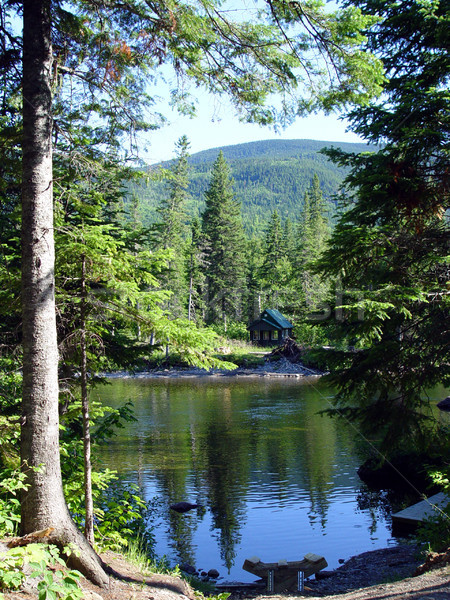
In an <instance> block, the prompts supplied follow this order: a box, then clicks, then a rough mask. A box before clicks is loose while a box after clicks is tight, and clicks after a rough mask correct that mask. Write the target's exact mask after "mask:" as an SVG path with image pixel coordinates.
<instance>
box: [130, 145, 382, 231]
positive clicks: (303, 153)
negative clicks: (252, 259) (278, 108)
mask: <svg viewBox="0 0 450 600" xmlns="http://www.w3.org/2000/svg"><path fill="white" fill-rule="evenodd" d="M325 147H338V148H342V149H343V150H346V151H347V152H356V153H359V152H364V151H368V150H373V149H374V148H373V147H370V146H367V145H365V144H350V143H339V142H320V141H315V140H266V141H260V142H248V143H246V144H236V145H233V146H223V147H217V148H211V149H210V150H204V151H202V152H197V153H196V154H193V155H191V156H190V158H189V163H190V165H191V174H190V186H189V193H190V195H191V202H190V203H189V206H188V207H187V212H188V215H189V217H193V216H198V215H199V214H200V213H201V211H202V210H203V206H204V199H203V194H204V191H205V189H206V188H207V187H208V185H209V181H210V174H211V168H212V165H213V163H214V161H215V160H216V158H217V155H218V154H219V152H220V151H222V152H223V154H224V156H225V158H226V160H227V162H228V164H229V165H230V168H231V172H232V175H233V178H234V181H235V185H234V191H235V194H236V197H237V198H238V199H239V200H240V201H241V203H242V218H243V222H244V227H245V229H246V231H247V233H249V234H251V233H253V232H257V231H260V230H261V229H262V228H264V227H265V225H266V223H267V220H268V218H269V217H270V214H271V213H272V211H273V210H275V209H276V210H277V211H278V213H279V214H280V216H281V218H282V219H285V218H286V217H289V218H290V219H291V220H292V221H295V220H296V219H297V218H298V214H299V210H300V207H301V204H302V201H303V196H304V194H305V191H306V189H307V188H308V187H309V185H310V183H311V180H312V178H313V176H314V174H315V173H317V175H318V177H319V180H320V184H321V187H322V191H323V194H324V196H325V197H326V198H328V199H331V198H332V197H333V195H334V194H336V192H337V190H338V188H339V185H340V183H341V182H342V180H343V178H344V176H345V171H344V170H343V169H341V168H338V167H337V166H336V165H334V164H333V163H332V162H330V161H329V160H328V158H327V157H326V156H325V155H323V154H320V152H319V151H320V150H321V149H322V148H325ZM169 166H170V162H166V163H161V164H160V165H155V166H152V167H151V168H150V171H149V174H150V178H151V180H150V183H149V184H148V185H147V186H146V187H141V188H139V190H135V193H137V195H138V196H139V198H140V207H139V214H140V217H141V219H142V220H143V222H144V223H145V224H148V223H152V222H154V220H155V218H156V217H155V208H156V206H157V205H158V202H159V198H161V195H162V194H165V193H166V192H165V187H164V182H163V181H161V177H160V173H161V168H167V167H169ZM158 174H159V176H158ZM152 177H154V178H155V179H152ZM158 179H159V180H158Z"/></svg>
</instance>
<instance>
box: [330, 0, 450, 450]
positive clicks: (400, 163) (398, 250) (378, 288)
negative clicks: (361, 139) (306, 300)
mask: <svg viewBox="0 0 450 600" xmlns="http://www.w3.org/2000/svg"><path fill="white" fill-rule="evenodd" d="M356 5H357V6H360V7H361V9H362V10H363V11H364V12H366V11H370V12H372V13H373V14H375V15H377V17H378V18H379V19H380V22H379V24H378V25H377V26H376V27H375V28H373V29H372V30H370V31H369V47H370V48H371V49H372V50H374V51H375V52H376V53H377V54H378V55H379V57H380V58H382V59H383V61H384V63H385V65H386V68H387V75H388V81H387V84H386V89H385V94H384V97H383V99H382V100H381V101H380V102H378V103H375V102H374V103H372V104H370V105H369V106H368V107H366V108H361V109H358V110H355V111H353V112H352V113H351V114H350V118H351V120H352V123H353V130H354V131H356V132H357V133H359V134H362V135H364V136H365V137H366V138H367V139H368V140H369V141H371V142H374V143H382V144H383V146H382V147H381V149H380V150H379V151H378V152H374V153H363V154H360V155H354V154H345V153H342V152H337V151H330V152H329V154H330V155H331V156H333V157H334V159H335V160H336V161H338V163H339V164H341V165H345V166H346V167H349V168H350V174H349V175H348V177H347V179H346V186H345V188H344V190H343V194H342V198H341V202H342V205H343V210H344V211H345V212H343V214H342V215H341V217H340V219H339V222H338V224H337V226H336V228H335V230H334V232H333V235H332V237H331V241H330V247H329V250H328V251H327V252H326V253H325V256H324V258H323V260H322V261H321V263H320V264H321V272H322V273H325V274H327V275H331V276H333V277H335V278H340V280H341V285H342V289H343V297H342V298H338V299H337V300H338V302H337V303H336V306H335V317H336V327H337V334H338V335H339V336H340V338H341V342H342V339H344V340H346V341H347V343H348V344H349V345H351V346H356V350H357V351H356V352H355V349H354V348H349V349H348V350H347V351H342V352H337V353H333V354H330V356H329V359H328V360H329V365H330V366H331V367H332V375H333V377H332V378H333V381H334V382H335V384H336V385H337V386H338V389H339V394H338V397H337V402H338V406H339V409H338V412H339V413H340V414H344V415H345V416H346V417H347V418H349V419H353V420H355V421H357V422H358V423H359V425H360V426H361V427H362V428H363V431H364V432H365V433H366V434H367V435H370V436H371V437H373V436H376V437H377V438H378V439H379V440H380V445H381V447H382V449H383V450H384V452H389V453H390V454H394V453H398V452H408V451H411V450H415V451H417V450H419V451H420V450H421V449H426V450H431V451H432V450H433V448H432V446H433V445H434V446H435V448H438V444H437V441H438V439H437V437H436V435H435V434H436V433H437V432H438V430H439V427H438V423H437V421H436V420H435V419H432V418H430V403H429V399H428V391H429V390H430V388H432V387H433V386H435V385H436V384H438V383H442V384H444V385H447V386H448V384H449V382H450V371H449V365H450V356H449V351H450V329H449V323H450V318H449V317H450V311H449V309H450V306H449V302H450V296H449V292H448V280H449V277H448V257H449V239H450V236H449V233H450V232H449V225H448V209H449V194H448V148H447V143H448V135H449V115H450V105H449V95H448V80H449V73H450V58H449V53H448V48H447V44H446V38H447V37H448V27H449V13H448V3H447V2H439V1H436V2H431V1H430V2H424V1H422V0H417V1H415V0H411V1H408V2H381V1H379V0H368V1H365V2H356ZM330 302H331V299H330Z"/></svg>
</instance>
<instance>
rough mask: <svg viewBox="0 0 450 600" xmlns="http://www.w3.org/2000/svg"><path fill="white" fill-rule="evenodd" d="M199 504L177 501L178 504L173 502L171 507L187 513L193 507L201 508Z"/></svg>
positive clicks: (176, 510)
mask: <svg viewBox="0 0 450 600" xmlns="http://www.w3.org/2000/svg"><path fill="white" fill-rule="evenodd" d="M199 506H200V505H199V504H191V503H190V502H177V503H176V504H171V505H170V508H171V509H172V510H174V511H175V512H178V513H185V512H188V511H189V510H192V509H193V508H199Z"/></svg>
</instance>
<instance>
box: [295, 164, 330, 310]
mask: <svg viewBox="0 0 450 600" xmlns="http://www.w3.org/2000/svg"><path fill="white" fill-rule="evenodd" d="M329 235H330V225H329V210H328V206H327V203H326V202H325V199H324V197H323V194H322V190H321V188H320V181H319V178H318V176H317V174H315V175H314V177H313V180H312V181H311V184H310V186H309V188H308V189H307V190H306V192H305V195H304V198H303V205H302V210H301V213H300V219H299V223H298V226H297V247H296V252H295V279H296V284H297V286H298V291H299V297H300V299H301V303H302V304H303V310H302V312H303V314H305V311H307V312H311V311H315V310H316V309H317V308H318V307H319V304H320V302H322V301H323V300H324V299H325V296H326V292H327V286H326V284H325V283H324V282H323V280H322V279H321V277H319V276H318V275H317V274H315V273H314V272H313V268H312V266H313V264H314V261H316V260H317V259H318V258H319V257H320V255H321V254H322V252H323V251H324V250H325V247H326V242H327V239H328V237H329Z"/></svg>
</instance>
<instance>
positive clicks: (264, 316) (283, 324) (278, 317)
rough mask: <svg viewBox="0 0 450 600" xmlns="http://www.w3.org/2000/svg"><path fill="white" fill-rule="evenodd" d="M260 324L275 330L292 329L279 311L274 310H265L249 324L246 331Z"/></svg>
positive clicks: (290, 324)
mask: <svg viewBox="0 0 450 600" xmlns="http://www.w3.org/2000/svg"><path fill="white" fill-rule="evenodd" d="M261 322H264V323H267V325H269V326H271V327H272V328H275V329H292V328H293V327H294V326H293V325H292V323H291V322H290V321H288V320H287V319H286V317H284V316H283V315H282V314H281V313H280V311H279V310H275V309H274V308H266V310H264V311H263V312H262V313H261V314H260V315H259V317H258V318H257V319H255V321H253V322H252V323H250V325H249V326H248V329H252V327H257V326H258V324H260V323H261Z"/></svg>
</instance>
